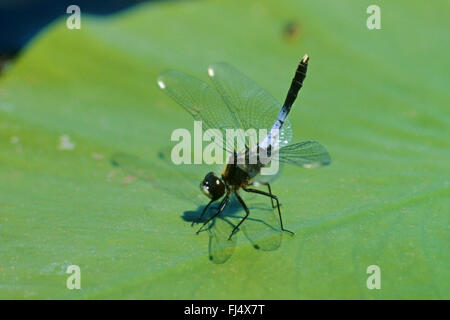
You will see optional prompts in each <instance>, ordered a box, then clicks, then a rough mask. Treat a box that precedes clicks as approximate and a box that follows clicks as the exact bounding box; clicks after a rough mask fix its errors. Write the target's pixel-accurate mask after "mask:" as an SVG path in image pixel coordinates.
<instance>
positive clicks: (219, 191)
mask: <svg viewBox="0 0 450 320" xmlns="http://www.w3.org/2000/svg"><path fill="white" fill-rule="evenodd" d="M200 190H201V191H202V192H203V193H204V194H205V195H206V196H207V197H208V198H210V199H211V200H217V199H219V198H221V197H222V196H223V195H224V194H225V184H224V183H223V181H222V179H220V178H219V177H217V176H216V174H215V173H214V172H209V173H208V174H207V175H206V176H205V178H204V179H203V181H202V183H200Z"/></svg>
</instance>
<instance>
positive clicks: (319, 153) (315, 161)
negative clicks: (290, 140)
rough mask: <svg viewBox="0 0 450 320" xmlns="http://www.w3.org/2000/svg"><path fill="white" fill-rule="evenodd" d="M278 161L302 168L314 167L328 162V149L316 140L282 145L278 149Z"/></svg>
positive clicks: (329, 160)
mask: <svg viewBox="0 0 450 320" xmlns="http://www.w3.org/2000/svg"><path fill="white" fill-rule="evenodd" d="M279 161H280V162H282V163H287V164H293V165H296V166H300V167H303V168H315V167H321V166H325V165H328V164H330V162H331V158H330V155H329V153H328V151H327V150H326V149H325V147H324V146H322V145H321V144H320V143H318V142H316V141H304V142H299V143H295V144H291V145H288V146H284V147H282V148H281V149H280V151H279Z"/></svg>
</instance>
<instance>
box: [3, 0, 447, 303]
mask: <svg viewBox="0 0 450 320" xmlns="http://www.w3.org/2000/svg"><path fill="white" fill-rule="evenodd" d="M370 4H372V3H371V2H369V1H359V2H358V3H355V2H350V1H346V2H342V1H339V2H337V1H332V0H329V1H313V0H310V1H295V0H292V1H288V0H285V1H284V0H283V1H262V2H261V1H246V2H243V1H237V0H233V1H208V2H202V1H197V2H168V3H156V4H146V5H141V6H138V7H135V8H134V9H131V10H128V11H125V12H123V13H121V14H118V15H116V16H113V17H111V18H97V17H93V16H87V15H84V14H83V13H82V25H81V30H68V29H67V28H66V26H65V20H64V19H61V20H59V21H58V22H56V23H54V24H52V25H51V26H49V27H48V28H47V29H46V30H44V31H43V32H42V33H41V34H40V35H39V36H38V37H37V38H36V39H35V40H34V41H33V42H32V43H31V44H30V45H29V47H28V48H27V49H26V50H25V51H24V52H23V54H22V55H21V56H20V58H19V59H18V60H17V61H16V62H15V63H14V65H13V67H12V68H11V69H10V70H9V71H8V72H7V73H6V74H5V75H3V77H2V78H1V79H0V180H1V184H0V298H44V299H47V298H64V299H72V298H108V299H109V298H177V299H178V298H184V299H192V298H193V299H210V298H215V299H225V298H230V299H241V298H246V299H272V298H273V299H282V298H286V299H301V298H312V299H315V298H343V299H359V298H361V299H379V298H384V299H391V298H438V299H449V298H450V291H449V286H448V283H450V279H449V272H448V270H449V262H450V259H449V250H448V243H449V230H448V226H449V219H448V217H449V215H448V210H449V194H450V192H449V191H450V190H449V172H450V170H449V169H450V168H449V162H450V161H449V157H450V152H449V150H450V149H449V147H450V143H449V139H448V136H449V131H448V128H449V125H450V116H449V112H448V106H449V102H450V97H449V95H448V88H449V78H448V73H447V72H445V67H446V66H448V57H447V55H448V49H449V47H448V41H447V38H448V34H447V30H448V28H449V24H448V19H447V16H446V12H448V9H449V8H448V2H444V1H435V2H433V4H429V3H425V2H411V1H395V3H394V2H393V1H389V2H388V1H378V5H379V6H380V8H381V19H382V24H381V25H382V29H381V30H368V29H367V28H366V19H367V17H368V14H367V13H366V8H367V7H368V6H369V5H370ZM305 53H308V54H309V56H310V62H309V67H308V76H307V78H306V80H305V83H304V87H303V89H302V91H301V93H300V96H299V99H298V101H297V102H296V103H295V104H294V107H293V109H292V111H291V113H290V116H289V117H290V121H291V123H292V126H293V128H294V139H293V141H294V142H295V141H297V142H298V141H305V140H314V141H319V142H320V143H321V144H322V145H323V146H325V147H326V148H327V150H328V152H329V153H330V156H331V158H332V163H331V165H330V166H327V167H323V168H317V169H311V170H308V169H302V168H298V167H295V166H291V167H289V166H286V167H285V168H284V171H283V174H282V176H281V177H280V178H279V179H278V180H277V181H276V182H275V183H274V184H273V185H272V191H273V193H274V194H276V195H277V196H278V197H279V199H280V202H281V203H282V207H281V209H282V212H283V217H284V220H283V222H284V224H285V227H286V228H287V229H289V230H292V231H294V232H295V233H296V235H295V236H294V237H290V236H288V235H286V234H283V235H282V241H281V245H279V246H278V245H273V246H272V247H270V246H268V247H267V248H272V250H262V249H263V248H260V249H255V247H254V244H253V243H252V241H249V239H252V236H253V235H255V234H262V235H263V236H262V239H263V243H264V241H266V242H267V241H268V240H267V238H265V237H264V232H262V231H261V230H262V229H259V231H258V233H254V234H252V233H251V230H253V229H255V228H256V227H255V226H256V225H255V224H253V225H252V224H251V222H250V224H248V225H247V229H246V231H247V233H248V234H249V235H250V237H247V236H246V234H245V232H238V233H237V234H236V246H235V247H234V249H230V251H231V255H230V257H229V259H228V260H227V261H226V262H225V263H221V264H217V263H211V262H210V260H209V251H208V246H209V243H210V238H211V237H213V238H212V240H211V241H213V242H214V241H217V239H219V238H221V237H222V236H223V234H221V233H217V232H218V230H223V229H215V230H216V233H215V235H216V236H214V233H211V232H213V231H214V229H212V231H211V230H210V232H201V233H200V234H199V235H195V231H196V230H197V229H196V228H197V226H196V228H191V222H190V221H192V219H193V217H195V216H197V215H198V214H199V211H200V210H201V209H202V208H203V206H204V205H205V204H206V203H207V200H208V199H207V198H206V197H204V196H203V195H202V194H201V193H200V191H199V190H198V184H199V183H200V181H201V180H202V178H203V177H204V175H205V174H206V173H207V172H208V171H210V170H211V168H209V167H208V166H187V168H184V167H176V168H174V167H171V166H170V165H167V162H166V161H164V160H167V154H168V152H170V148H171V146H172V145H173V143H172V142H171V141H170V137H171V133H172V131H173V130H174V129H176V128H186V129H189V130H192V129H193V123H192V119H191V118H190V115H189V114H187V113H186V112H185V111H184V110H183V109H182V108H180V107H179V106H178V105H176V104H175V103H174V102H173V101H172V100H170V99H169V98H168V97H167V96H166V95H165V94H164V93H163V92H161V91H160V90H159V89H158V87H157V85H156V79H157V76H158V74H160V73H161V72H162V71H164V70H166V69H175V70H180V71H182V72H186V73H189V74H192V75H193V76H195V77H198V78H200V79H202V80H205V81H207V74H206V70H207V66H208V65H209V64H210V63H213V62H217V61H226V62H228V63H230V64H232V65H233V66H235V67H236V68H237V69H239V70H240V71H242V72H243V73H244V74H246V75H247V76H248V77H250V78H251V79H253V80H255V81H256V82H257V83H258V84H260V85H261V86H262V87H263V88H265V89H267V90H268V91H269V92H270V93H271V94H272V95H273V96H274V97H276V98H277V100H278V101H283V99H284V97H285V94H286V91H287V89H288V86H289V84H290V81H291V79H292V77H293V73H294V71H295V68H296V66H297V64H298V62H299V59H301V57H302V56H303V55H304V54H305ZM118 153H119V154H126V155H129V156H130V157H131V159H134V158H136V159H139V160H138V163H139V164H140V166H138V167H137V170H138V171H137V172H129V171H126V170H123V169H122V168H120V167H116V166H113V165H112V164H111V157H112V156H113V155H115V154H118ZM141 169H143V170H144V169H145V172H146V174H145V175H144V176H141V175H139V174H138V173H139V172H140V170H141ZM243 196H244V198H245V196H247V195H245V194H244V195H243ZM254 218H258V217H254ZM218 221H219V220H218ZM219 223H221V227H226V224H223V223H224V221H223V220H220V222H219ZM256 229H257V228H256ZM261 232H262V233H261ZM214 237H216V238H214ZM224 250H228V249H227V248H225V249H224ZM221 253H223V256H226V255H227V254H228V253H229V252H228V251H226V252H225V251H221ZM223 256H222V258H220V257H219V262H221V259H222V260H223ZM213 262H214V261H213ZM69 265H78V266H79V267H80V269H81V290H69V289H67V288H66V280H67V277H68V276H69V275H68V274H66V269H67V267H68V266H69ZM370 265H378V266H379V267H380V269H381V289H380V290H376V289H374V290H369V289H368V288H367V287H366V281H367V278H368V277H369V276H370V274H367V273H366V270H367V267H368V266H370Z"/></svg>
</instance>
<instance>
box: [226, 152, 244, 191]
mask: <svg viewBox="0 0 450 320" xmlns="http://www.w3.org/2000/svg"><path fill="white" fill-rule="evenodd" d="M222 179H223V180H224V182H225V184H227V185H228V186H229V187H230V188H231V189H233V190H237V189H239V188H241V187H243V186H248V185H249V184H250V176H249V175H248V173H247V172H245V170H243V169H242V168H240V167H239V166H238V165H237V164H236V155H232V156H231V157H230V160H229V161H228V164H227V165H226V167H225V170H224V172H223V173H222Z"/></svg>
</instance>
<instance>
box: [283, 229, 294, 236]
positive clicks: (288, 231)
mask: <svg viewBox="0 0 450 320" xmlns="http://www.w3.org/2000/svg"><path fill="white" fill-rule="evenodd" d="M281 231H284V232H287V233H290V234H291V235H292V236H293V235H295V233H294V232H292V231H291V230H288V229H284V228H283V229H281Z"/></svg>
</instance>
